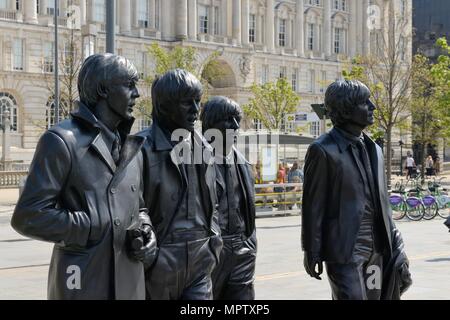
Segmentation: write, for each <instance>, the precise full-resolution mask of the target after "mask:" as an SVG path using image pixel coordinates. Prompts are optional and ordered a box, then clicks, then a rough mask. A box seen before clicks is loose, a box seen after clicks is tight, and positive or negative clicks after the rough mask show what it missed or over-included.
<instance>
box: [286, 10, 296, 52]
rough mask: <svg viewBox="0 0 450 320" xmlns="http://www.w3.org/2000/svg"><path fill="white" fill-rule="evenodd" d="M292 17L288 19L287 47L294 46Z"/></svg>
mask: <svg viewBox="0 0 450 320" xmlns="http://www.w3.org/2000/svg"><path fill="white" fill-rule="evenodd" d="M292 31H293V30H292V19H290V17H288V18H287V19H286V36H285V38H286V47H287V48H292V37H293V35H294V33H293V32H292Z"/></svg>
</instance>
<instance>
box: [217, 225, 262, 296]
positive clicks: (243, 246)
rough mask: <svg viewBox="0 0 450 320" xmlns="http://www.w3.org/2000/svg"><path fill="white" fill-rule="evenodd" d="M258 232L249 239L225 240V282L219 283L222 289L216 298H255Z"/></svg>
mask: <svg viewBox="0 0 450 320" xmlns="http://www.w3.org/2000/svg"><path fill="white" fill-rule="evenodd" d="M256 246H257V244H256V234H254V235H253V236H252V237H250V238H249V239H247V240H245V241H243V240H230V241H224V248H226V249H224V250H223V252H225V257H224V259H225V260H226V262H225V263H224V267H223V268H222V270H221V271H223V272H225V274H226V278H227V279H226V281H225V283H223V284H222V283H221V284H219V286H220V291H219V290H217V291H216V294H215V298H216V299H222V300H254V299H255V289H254V285H253V282H254V276H255V264H256Z"/></svg>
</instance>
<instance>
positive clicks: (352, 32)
mask: <svg viewBox="0 0 450 320" xmlns="http://www.w3.org/2000/svg"><path fill="white" fill-rule="evenodd" d="M356 15H357V12H356V1H350V17H349V29H348V38H347V46H348V50H349V52H348V53H349V55H350V57H354V56H356V28H357V25H356Z"/></svg>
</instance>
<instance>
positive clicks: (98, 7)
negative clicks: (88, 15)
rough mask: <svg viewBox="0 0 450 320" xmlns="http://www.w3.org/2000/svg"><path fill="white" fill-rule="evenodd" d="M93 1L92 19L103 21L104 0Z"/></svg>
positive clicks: (104, 14) (104, 19)
mask: <svg viewBox="0 0 450 320" xmlns="http://www.w3.org/2000/svg"><path fill="white" fill-rule="evenodd" d="M93 1H94V21H97V22H101V23H105V21H106V6H105V0H93Z"/></svg>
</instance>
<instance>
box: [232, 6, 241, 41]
mask: <svg viewBox="0 0 450 320" xmlns="http://www.w3.org/2000/svg"><path fill="white" fill-rule="evenodd" d="M233 39H235V41H236V43H237V44H238V45H239V44H241V0H233Z"/></svg>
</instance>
